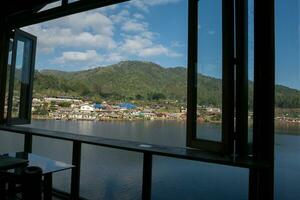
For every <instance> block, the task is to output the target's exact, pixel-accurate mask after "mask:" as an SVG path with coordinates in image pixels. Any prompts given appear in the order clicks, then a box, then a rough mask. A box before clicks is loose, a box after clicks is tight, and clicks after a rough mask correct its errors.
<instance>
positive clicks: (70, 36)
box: [25, 25, 116, 52]
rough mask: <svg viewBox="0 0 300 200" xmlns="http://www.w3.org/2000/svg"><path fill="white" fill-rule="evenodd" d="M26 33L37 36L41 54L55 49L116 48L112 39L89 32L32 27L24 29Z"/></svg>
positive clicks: (40, 26)
mask: <svg viewBox="0 0 300 200" xmlns="http://www.w3.org/2000/svg"><path fill="white" fill-rule="evenodd" d="M25 30H26V31H29V32H30V33H32V34H34V35H37V36H38V47H39V50H41V51H43V52H49V51H45V49H47V50H49V49H55V48H57V47H74V48H97V49H99V48H100V49H112V48H115V47H116V43H115V41H114V40H113V38H112V37H111V36H109V35H105V34H92V33H90V32H79V33H77V32H76V31H74V30H72V29H71V28H69V27H68V28H59V27H55V26H52V27H49V28H44V27H43V26H42V25H33V26H31V27H29V28H25Z"/></svg>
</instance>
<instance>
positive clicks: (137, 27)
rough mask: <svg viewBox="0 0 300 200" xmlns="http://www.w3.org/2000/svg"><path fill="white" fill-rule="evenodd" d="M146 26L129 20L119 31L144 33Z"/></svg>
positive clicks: (143, 23)
mask: <svg viewBox="0 0 300 200" xmlns="http://www.w3.org/2000/svg"><path fill="white" fill-rule="evenodd" d="M147 27H148V24H147V23H145V22H137V21H136V20H130V21H127V22H125V23H124V24H123V25H122V27H121V29H122V30H123V31H126V32H142V31H146V30H147Z"/></svg>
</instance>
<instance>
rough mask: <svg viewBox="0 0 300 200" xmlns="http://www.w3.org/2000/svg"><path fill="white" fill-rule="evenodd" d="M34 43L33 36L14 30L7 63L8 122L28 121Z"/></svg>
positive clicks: (29, 116) (29, 115)
mask: <svg viewBox="0 0 300 200" xmlns="http://www.w3.org/2000/svg"><path fill="white" fill-rule="evenodd" d="M35 44H36V39H35V37H34V36H32V35H29V34H27V33H25V32H23V31H19V30H16V31H15V37H14V41H13V45H12V53H11V56H10V59H11V60H10V61H9V64H8V74H9V79H8V80H9V86H8V102H7V103H8V107H7V120H8V122H9V123H18V124H20V123H29V122H30V118H31V96H32V76H33V72H34V58H35ZM10 63H11V64H10Z"/></svg>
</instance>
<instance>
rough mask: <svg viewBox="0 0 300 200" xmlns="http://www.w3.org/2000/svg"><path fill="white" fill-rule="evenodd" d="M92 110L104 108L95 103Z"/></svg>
mask: <svg viewBox="0 0 300 200" xmlns="http://www.w3.org/2000/svg"><path fill="white" fill-rule="evenodd" d="M94 108H95V109H101V108H105V106H103V105H102V104H101V103H95V104H94Z"/></svg>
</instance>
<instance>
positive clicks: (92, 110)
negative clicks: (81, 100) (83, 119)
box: [80, 105, 95, 112]
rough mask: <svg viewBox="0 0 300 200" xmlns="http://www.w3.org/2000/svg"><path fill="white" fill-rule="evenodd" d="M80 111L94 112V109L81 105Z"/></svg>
mask: <svg viewBox="0 0 300 200" xmlns="http://www.w3.org/2000/svg"><path fill="white" fill-rule="evenodd" d="M80 111H81V112H94V111H95V109H94V108H93V106H90V105H82V106H80Z"/></svg>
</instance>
